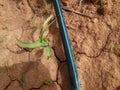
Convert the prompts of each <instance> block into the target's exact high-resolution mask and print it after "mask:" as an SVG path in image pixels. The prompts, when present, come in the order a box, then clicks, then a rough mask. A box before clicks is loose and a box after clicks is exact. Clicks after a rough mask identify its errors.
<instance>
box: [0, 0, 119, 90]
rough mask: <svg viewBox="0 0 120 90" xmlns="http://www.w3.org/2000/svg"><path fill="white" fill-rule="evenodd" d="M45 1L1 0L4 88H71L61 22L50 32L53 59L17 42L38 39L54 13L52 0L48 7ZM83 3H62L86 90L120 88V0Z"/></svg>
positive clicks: (0, 80)
mask: <svg viewBox="0 0 120 90" xmlns="http://www.w3.org/2000/svg"><path fill="white" fill-rule="evenodd" d="M43 1H44V0H0V90H71V85H70V80H69V74H68V69H67V60H66V58H65V55H64V50H63V47H62V41H61V37H60V31H59V27H58V25H57V21H55V22H54V23H53V24H52V26H51V27H50V28H49V29H48V30H47V32H46V33H45V36H46V40H47V41H48V42H49V44H50V46H51V47H52V58H50V59H48V57H47V54H46V52H45V51H44V49H43V47H40V48H35V49H23V48H21V47H19V46H18V44H17V42H16V38H19V39H21V40H23V41H26V42H33V41H35V40H37V39H38V38H39V30H40V28H41V27H42V25H43V23H44V21H45V19H46V18H47V17H48V16H49V15H50V14H51V13H52V14H54V9H53V5H52V0H51V1H50V0H46V1H47V6H46V7H43V3H44V2H43ZM78 2H79V0H61V5H62V9H63V14H64V18H65V22H66V26H67V30H68V34H69V38H70V41H71V46H72V50H73V53H74V57H75V62H76V67H77V71H78V75H79V80H80V86H81V90H120V0H83V2H82V3H81V4H78ZM35 23H37V25H36V24H35ZM34 24H35V25H34ZM48 80H50V81H52V83H51V84H49V85H47V84H45V82H47V81H48Z"/></svg>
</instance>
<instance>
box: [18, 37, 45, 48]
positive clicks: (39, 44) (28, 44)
mask: <svg viewBox="0 0 120 90" xmlns="http://www.w3.org/2000/svg"><path fill="white" fill-rule="evenodd" d="M16 40H17V42H18V44H19V45H20V46H21V47H24V48H36V47H40V46H42V45H43V43H42V42H40V40H38V41H36V42H32V43H27V42H23V41H21V40H19V39H16Z"/></svg>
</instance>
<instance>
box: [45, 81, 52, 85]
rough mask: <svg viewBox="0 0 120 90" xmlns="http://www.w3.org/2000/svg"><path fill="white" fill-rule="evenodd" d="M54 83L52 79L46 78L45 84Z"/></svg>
mask: <svg viewBox="0 0 120 90" xmlns="http://www.w3.org/2000/svg"><path fill="white" fill-rule="evenodd" d="M52 83H53V81H52V80H46V81H45V82H44V84H45V85H50V84H52Z"/></svg>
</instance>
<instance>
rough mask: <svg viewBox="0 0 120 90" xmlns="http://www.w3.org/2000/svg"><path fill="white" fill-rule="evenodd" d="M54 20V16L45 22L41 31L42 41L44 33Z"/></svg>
mask: <svg viewBox="0 0 120 90" xmlns="http://www.w3.org/2000/svg"><path fill="white" fill-rule="evenodd" d="M52 18H53V15H50V16H49V17H48V18H47V19H46V20H45V22H44V24H43V26H42V28H41V30H40V39H41V40H42V39H43V38H44V37H43V36H44V32H45V30H46V29H47V27H49V26H50V25H51V24H48V23H49V22H50V21H51V20H52Z"/></svg>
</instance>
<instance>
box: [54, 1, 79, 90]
mask: <svg viewBox="0 0 120 90" xmlns="http://www.w3.org/2000/svg"><path fill="white" fill-rule="evenodd" d="M52 1H53V5H54V8H55V12H56V16H57V20H58V24H59V28H60V32H61V36H62V41H63V46H64V50H65V55H66V58H67V60H68V70H69V75H70V80H71V85H72V90H80V84H79V79H78V74H77V70H76V66H75V60H74V56H73V53H72V50H71V45H70V41H69V37H68V33H67V29H66V25H65V22H64V18H63V14H62V9H61V6H60V2H59V0H52Z"/></svg>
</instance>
